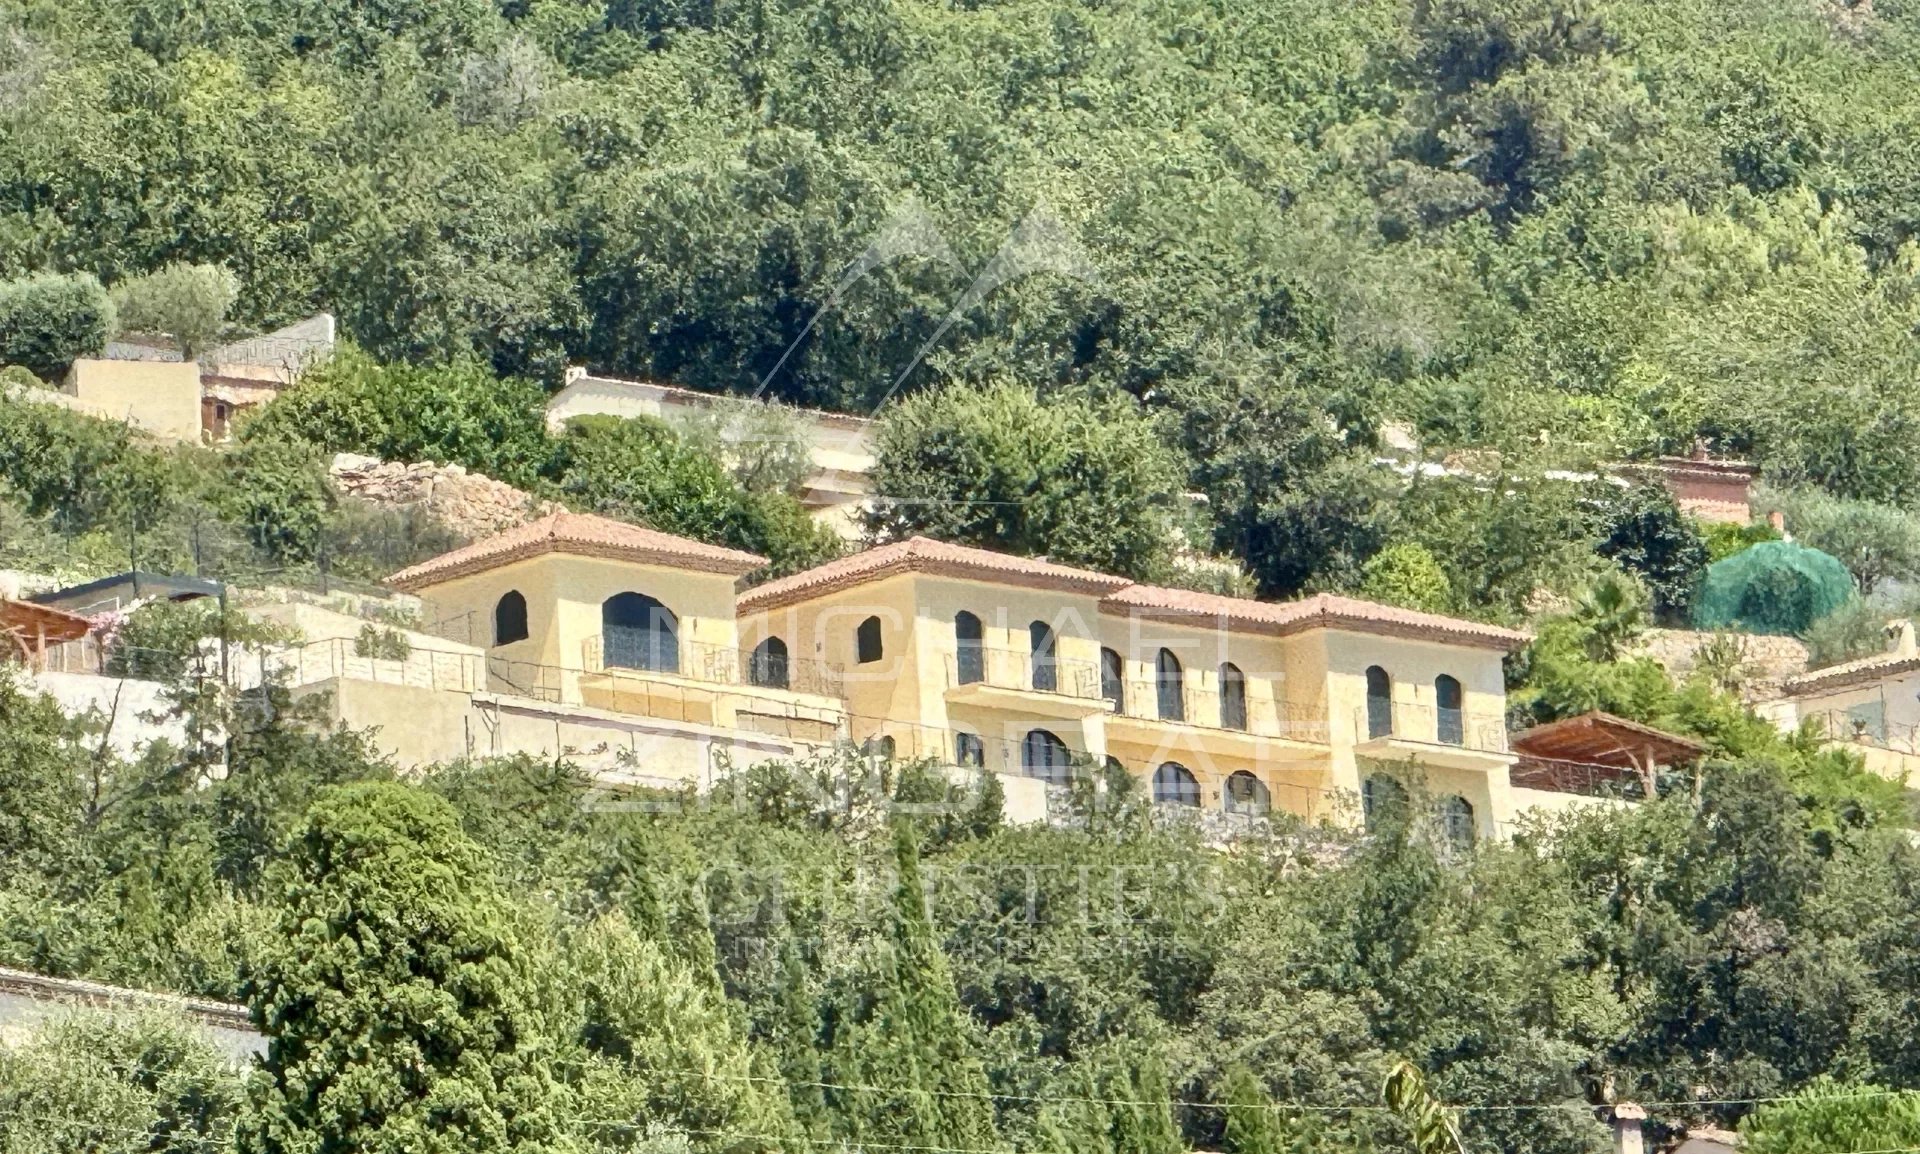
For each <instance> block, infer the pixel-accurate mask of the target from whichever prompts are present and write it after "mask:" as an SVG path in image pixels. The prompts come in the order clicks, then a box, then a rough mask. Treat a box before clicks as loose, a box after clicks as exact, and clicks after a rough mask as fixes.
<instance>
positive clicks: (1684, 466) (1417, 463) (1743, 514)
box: [1374, 421, 1759, 525]
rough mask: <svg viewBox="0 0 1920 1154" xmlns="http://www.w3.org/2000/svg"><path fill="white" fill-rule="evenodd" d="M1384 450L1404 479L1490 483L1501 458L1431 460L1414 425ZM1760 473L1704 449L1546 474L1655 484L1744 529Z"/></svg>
mask: <svg viewBox="0 0 1920 1154" xmlns="http://www.w3.org/2000/svg"><path fill="white" fill-rule="evenodd" d="M1380 434H1381V436H1380V439H1381V446H1382V448H1384V449H1385V450H1386V453H1387V455H1385V456H1382V457H1378V458H1375V460H1374V464H1376V465H1378V466H1381V467H1382V468H1389V469H1392V470H1393V471H1394V472H1396V473H1399V474H1400V475H1401V476H1403V477H1414V476H1421V477H1454V478H1459V479H1464V480H1476V481H1477V480H1485V479H1486V478H1489V477H1492V476H1495V475H1496V474H1497V473H1498V470H1499V461H1500V456H1499V454H1498V453H1496V452H1493V451H1491V450H1467V451H1462V452H1455V453H1452V454H1449V455H1448V456H1447V457H1446V459H1444V460H1442V461H1429V460H1427V459H1426V458H1425V457H1424V455H1423V454H1422V450H1421V446H1420V443H1419V439H1418V437H1417V436H1416V434H1415V433H1414V430H1413V428H1412V426H1410V425H1407V424H1406V423H1404V422H1399V421H1389V422H1387V423H1386V424H1385V425H1383V426H1382V427H1381V430H1380ZM1758 475H1759V469H1758V468H1757V467H1755V466H1754V465H1751V464H1749V463H1747V462H1745V461H1729V460H1723V459H1720V458H1716V457H1712V456H1709V455H1708V454H1707V451H1706V449H1705V448H1704V447H1701V448H1697V449H1695V450H1694V453H1693V455H1692V456H1690V457H1657V458H1655V459H1654V460H1652V461H1623V462H1616V463H1614V464H1609V465H1604V466H1602V470H1601V471H1600V472H1597V473H1588V472H1574V471H1568V470H1564V469H1550V470H1547V471H1546V472H1545V473H1543V474H1542V476H1544V477H1546V478H1547V479H1548V480H1553V481H1566V482H1570V483H1574V484H1581V483H1585V482H1590V481H1597V480H1600V479H1602V478H1605V479H1606V480H1607V481H1609V482H1611V483H1612V484H1614V485H1618V486H1621V487H1625V486H1626V485H1628V484H1630V483H1632V482H1634V481H1654V482H1657V483H1659V484H1660V485H1661V486H1663V487H1665V489H1666V490H1667V492H1668V493H1671V494H1672V495H1673V500H1674V504H1676V505H1678V506H1679V507H1680V511H1681V512H1682V513H1685V514H1687V515H1688V516H1690V517H1692V518H1694V519H1695V520H1698V521H1708V522H1715V521H1724V522H1729V523H1731V524H1735V525H1745V524H1747V523H1748V522H1749V521H1751V520H1752V519H1753V507H1752V503H1751V493H1752V489H1753V482H1754V478H1756V477H1757V476H1758Z"/></svg>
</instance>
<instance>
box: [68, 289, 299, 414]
mask: <svg viewBox="0 0 1920 1154" xmlns="http://www.w3.org/2000/svg"><path fill="white" fill-rule="evenodd" d="M335 338H336V334H335V326H334V320H333V316H332V314H330V313H317V314H315V315H314V316H310V317H308V318H306V319H305V320H302V321H296V322H294V323H293V324H290V325H288V326H286V327H285V328H281V329H276V330H274V331H273V332H270V333H264V334H262V335H260V336H257V337H247V338H245V339H243V340H238V341H233V342H231V343H229V344H224V345H221V346H220V347H218V348H214V349H209V350H208V351H206V352H205V353H203V354H201V356H200V357H199V358H198V360H197V361H196V362H194V363H187V362H185V361H184V360H183V358H182V357H181V355H180V350H179V349H177V348H175V347H173V345H172V343H171V342H169V341H167V340H166V339H165V338H151V339H149V338H143V337H141V336H139V335H137V334H133V335H128V336H125V337H122V338H121V339H120V340H116V341H111V342H109V343H108V344H107V347H106V349H105V351H104V352H103V353H102V354H101V356H100V357H99V358H94V359H85V360H79V361H75V362H74V367H73V372H72V373H71V374H69V376H68V380H67V383H66V385H65V386H64V387H63V389H62V392H63V393H64V394H65V395H66V396H68V397H70V398H72V401H71V403H69V404H68V405H67V407H68V408H73V409H76V410H78V411H80V412H84V413H86V414H87V415H89V416H96V417H105V418H108V419H111V420H125V421H130V422H132V423H133V424H134V425H135V426H137V427H139V428H141V429H144V430H146V431H147V432H149V433H151V434H153V435H154V436H156V437H165V438H168V439H170V440H177V441H194V442H198V441H210V442H214V443H219V442H221V441H224V440H226V439H227V438H228V437H229V436H230V435H231V433H232V422H233V420H234V418H235V417H236V416H238V415H239V414H240V413H242V412H244V411H246V410H248V409H252V408H256V407H258V406H260V405H263V404H265V403H266V402H268V401H270V400H272V399H273V398H274V397H276V396H278V395H279V394H280V391H281V390H282V389H284V388H286V387H287V386H288V385H290V384H292V383H294V382H295V381H297V380H298V379H299V378H300V374H301V373H303V372H305V371H306V370H307V369H308V368H310V367H312V366H313V365H314V364H316V363H318V362H320V361H322V360H324V359H326V357H327V356H328V355H330V354H331V353H332V352H333V346H334V341H335Z"/></svg>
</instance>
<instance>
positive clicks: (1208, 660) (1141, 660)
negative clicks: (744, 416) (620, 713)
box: [740, 572, 1515, 836]
mask: <svg viewBox="0 0 1920 1154" xmlns="http://www.w3.org/2000/svg"><path fill="white" fill-rule="evenodd" d="M962 612H967V613H971V614H973V615H974V616H975V617H977V618H978V619H979V620H980V624H981V629H980V642H979V645H978V647H977V649H978V653H979V656H978V657H977V658H973V659H972V661H973V666H974V667H973V668H972V670H971V676H962V674H961V668H960V667H961V660H962V658H961V651H962V644H961V642H960V641H959V639H958V634H957V632H956V625H955V621H956V617H957V616H958V615H959V614H960V613H962ZM869 619H875V620H878V622H879V623H880V637H881V642H882V644H881V647H880V656H879V659H878V660H876V661H870V662H864V663H863V662H861V661H859V659H858V656H859V655H858V652H857V649H858V644H857V636H858V631H859V628H860V626H861V623H862V622H864V621H867V620H869ZM1035 622H1039V623H1042V624H1044V625H1045V626H1046V627H1047V629H1048V630H1050V631H1051V635H1052V638H1053V641H1052V644H1053V653H1054V656H1053V659H1052V661H1051V662H1042V664H1050V665H1051V666H1052V676H1051V678H1050V680H1051V686H1050V687H1048V688H1036V687H1035V680H1034V659H1033V656H1032V648H1033V640H1032V638H1033V633H1032V626H1033V624H1034V623H1035ZM740 634H741V640H742V644H743V645H754V644H758V643H759V642H760V641H761V640H763V639H765V638H767V637H769V636H777V637H779V638H781V639H782V640H783V641H785V642H786V644H787V645H788V647H789V649H790V651H792V652H794V653H801V652H805V653H807V654H809V655H811V656H813V657H815V658H816V659H818V660H821V661H825V662H828V663H831V664H835V665H838V666H840V667H842V668H843V669H844V670H845V682H846V686H847V697H846V700H847V709H848V722H849V728H850V731H851V733H852V735H853V737H854V739H855V740H856V741H867V740H874V739H891V747H892V748H893V749H894V750H895V752H896V753H897V754H898V755H899V756H901V757H935V758H939V759H941V760H943V761H948V760H960V759H962V758H964V757H965V756H966V755H967V753H968V752H969V751H968V750H967V749H963V748H962V743H963V741H965V740H966V739H968V738H973V739H977V740H978V744H977V746H972V747H971V748H972V750H973V751H975V752H973V756H975V757H978V758H979V759H980V761H981V762H983V763H984V766H985V768H988V769H992V770H995V771H997V772H1002V773H1006V774H1009V775H1020V774H1032V773H1035V772H1042V771H1044V769H1045V766H1043V765H1036V764H1035V762H1036V761H1037V760H1039V759H1038V758H1037V757H1036V752H1037V750H1036V749H1034V748H1030V747H1029V737H1030V735H1033V734H1035V733H1036V731H1039V732H1044V733H1045V734H1050V735H1052V736H1053V737H1055V738H1058V739H1059V741H1060V742H1061V743H1063V744H1064V745H1065V746H1066V747H1067V749H1068V750H1069V751H1070V752H1071V754H1072V755H1074V756H1075V757H1084V758H1086V759H1089V760H1091V761H1092V762H1093V763H1094V764H1104V763H1107V762H1108V760H1109V759H1112V760H1113V761H1117V762H1118V763H1119V764H1120V765H1121V766H1122V767H1124V768H1125V769H1126V770H1127V771H1128V772H1129V773H1131V774H1132V775H1134V776H1135V777H1136V778H1138V779H1139V780H1140V782H1141V783H1142V785H1143V787H1145V788H1148V789H1153V788H1154V786H1155V780H1156V774H1157V773H1158V772H1159V771H1161V770H1162V767H1165V766H1168V765H1169V764H1172V765H1175V766H1178V767H1179V768H1181V769H1184V770H1185V771H1186V772H1187V773H1189V774H1191V775H1192V777H1193V779H1194V783H1195V784H1196V785H1197V787H1198V801H1199V805H1200V807H1201V808H1205V809H1220V808H1223V807H1225V806H1226V804H1227V796H1226V790H1227V788H1228V784H1227V783H1228V779H1229V777H1231V776H1232V775H1234V774H1236V773H1239V774H1249V775H1251V776H1252V777H1253V778H1254V779H1255V780H1257V781H1258V782H1259V783H1260V785H1261V786H1263V787H1264V788H1265V790H1266V792H1267V796H1268V799H1269V802H1270V804H1271V807H1272V808H1273V809H1275V810H1284V811H1286V812H1288V813H1292V814H1295V815H1297V816H1300V817H1302V818H1306V819H1308V820H1314V821H1319V820H1326V821H1350V820H1353V819H1355V818H1357V816H1358V813H1359V809H1358V802H1359V798H1360V795H1361V784H1362V782H1363V780H1364V778H1365V777H1366V776H1367V775H1368V774H1369V773H1372V772H1381V771H1383V770H1384V771H1388V772H1392V773H1394V774H1396V775H1397V776H1400V777H1402V778H1416V779H1418V781H1419V784H1420V786H1421V787H1422V788H1424V789H1425V790H1426V791H1427V792H1429V793H1431V794H1434V795H1437V796H1438V795H1455V796H1458V797H1460V798H1462V799H1464V800H1465V801H1466V802H1467V803H1468V804H1469V805H1470V806H1471V807H1472V813H1473V818H1474V823H1475V826H1476V828H1477V829H1478V830H1479V832H1480V833H1481V834H1482V835H1483V836H1493V835H1494V834H1496V833H1497V832H1499V831H1500V830H1501V829H1502V828H1503V827H1504V826H1505V825H1507V824H1508V823H1510V822H1511V820H1512V819H1513V817H1514V816H1515V812H1514V806H1513V803H1512V798H1511V796H1510V793H1509V788H1508V781H1507V771H1508V769H1509V767H1510V766H1511V765H1512V763H1513V760H1514V759H1513V757H1512V756H1511V755H1510V754H1508V753H1507V752H1506V729H1505V720H1504V717H1505V709H1506V695H1505V682H1504V675H1503V671H1502V656H1503V651H1502V650H1500V649H1497V648H1488V647H1484V646H1473V645H1464V644H1458V643H1453V644H1446V643H1438V642H1432V641H1423V640H1418V639H1410V638H1406V637H1400V636H1381V635H1372V634H1367V633H1362V632H1355V631H1349V630H1338V629H1311V630H1306V631H1303V632H1300V633H1297V634H1293V635H1290V636H1271V635H1265V634H1262V633H1258V632H1251V631H1245V630H1240V629H1236V628H1232V627H1229V626H1226V625H1223V624H1220V623H1218V622H1213V623H1208V624H1205V625H1200V624H1190V623H1169V622H1167V621H1164V620H1158V619H1154V618H1152V617H1148V616H1141V615H1134V614H1132V613H1128V612H1126V611H1124V610H1118V611H1117V610H1115V609H1114V608H1113V607H1112V606H1109V605H1106V604H1104V603H1103V602H1102V600H1101V598H1100V597H1099V596H1097V595H1092V594H1082V593H1075V592H1062V591H1057V590H1044V589H1032V588H1023V587H1020V586H1018V585H1012V584H1006V583H999V582H994V581H990V580H972V579H965V578H959V577H953V576H946V575H935V574H929V573H925V572H905V573H899V574H895V575H890V576H885V577H882V578H880V579H878V580H872V581H868V582H866V583H863V584H859V585H855V586H853V587H851V588H843V589H837V590H833V591H829V592H823V593H822V594H820V595H818V596H815V597H810V598H808V599H806V600H804V601H799V602H797V603H793V604H788V605H784V606H780V607H778V608H771V609H766V610H757V611H755V610H749V611H745V612H743V613H742V615H741V619H740ZM1103 650H1104V651H1107V653H1109V654H1111V655H1112V656H1109V657H1106V661H1107V665H1106V668H1105V669H1104V670H1103ZM1163 650H1164V651H1166V652H1168V653H1171V654H1172V655H1173V657H1174V658H1175V659H1176V660H1177V661H1178V663H1179V669H1180V677H1179V680H1178V690H1177V692H1170V693H1169V694H1168V697H1169V698H1177V700H1178V705H1177V707H1176V708H1174V709H1171V710H1168V712H1169V713H1172V714H1175V715H1177V719H1174V718H1169V717H1166V716H1163V714H1162V704H1163V703H1162V700H1161V699H1162V694H1161V692H1160V688H1161V679H1160V677H1159V675H1158V673H1157V669H1158V662H1159V660H1160V654H1161V652H1162V651H1163ZM1112 657H1118V659H1119V660H1118V663H1117V672H1118V674H1119V676H1118V677H1117V678H1116V677H1114V676H1112V674H1113V673H1114V672H1115V666H1114V664H1113V662H1112ZM1227 666H1231V667H1232V669H1233V670H1235V671H1237V672H1238V675H1239V679H1240V682H1241V684H1242V685H1243V686H1244V690H1243V697H1244V706H1243V707H1242V708H1240V709H1239V710H1238V711H1237V712H1239V713H1240V714H1241V715H1242V716H1241V717H1240V718H1235V719H1232V720H1233V722H1234V723H1233V724H1229V718H1227V717H1225V716H1223V709H1228V710H1229V711H1232V710H1231V709H1230V707H1226V706H1224V705H1223V701H1224V699H1223V696H1222V692H1221V685H1222V676H1223V671H1224V670H1225V667H1227ZM1369 667H1379V668H1381V669H1383V670H1385V671H1386V673H1387V674H1388V675H1389V678H1390V683H1391V686H1392V701H1393V710H1392V714H1393V725H1392V732H1391V734H1390V735H1388V736H1385V737H1381V738H1372V737H1370V736H1369V734H1368V732H1367V729H1368V725H1367V710H1368V701H1367V678H1366V671H1367V669H1368V668H1369ZM1103 674H1104V676H1103ZM1443 675H1444V676H1448V677H1452V678H1454V679H1455V680H1457V681H1458V682H1459V684H1460V687H1461V691H1462V692H1461V702H1460V705H1459V707H1458V708H1457V709H1455V710H1452V713H1453V714H1454V720H1453V721H1452V722H1451V724H1452V725H1453V727H1454V728H1455V729H1457V730H1458V731H1459V732H1458V737H1457V740H1449V739H1445V738H1444V737H1443V735H1442V734H1441V733H1440V732H1438V729H1439V725H1440V721H1441V714H1442V712H1443V711H1442V710H1441V708H1440V706H1439V703H1438V702H1437V701H1436V698H1435V694H1436V688H1435V686H1436V679H1437V678H1439V677H1441V676H1443ZM1116 688H1117V689H1118V690H1119V692H1118V693H1117V694H1113V692H1112V691H1113V690H1114V689H1116ZM1110 694H1111V695H1112V696H1111V697H1110ZM1113 698H1117V700H1114V699H1113ZM963 735H964V737H963ZM969 744H971V743H969ZM1171 772H1172V771H1168V773H1171Z"/></svg>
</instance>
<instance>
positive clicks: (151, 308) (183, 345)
mask: <svg viewBox="0 0 1920 1154" xmlns="http://www.w3.org/2000/svg"><path fill="white" fill-rule="evenodd" d="M239 293H240V282H239V281H238V280H237V279H235V277H234V275H233V274H232V273H231V272H229V271H227V270H226V269H224V268H221V267H220V266H219V265H212V264H186V263H184V262H179V261H176V262H175V263H173V264H170V265H168V266H166V267H165V268H163V269H160V270H159V271H157V272H151V273H148V274H147V275H146V276H141V277H134V278H133V279H132V280H128V281H123V282H121V283H120V284H117V285H115V286H114V289H113V303H114V306H115V307H116V309H117V310H118V312H119V316H120V324H121V325H122V327H124V328H125V329H126V330H127V331H129V332H143V333H164V334H166V335H167V336H170V337H172V338H173V339H174V342H175V343H176V344H178V345H179V346H180V355H181V356H183V357H185V358H186V359H187V360H192V359H193V358H195V357H197V356H199V355H200V354H201V353H203V352H205V351H206V350H207V348H208V347H209V346H210V345H212V344H213V343H214V342H215V341H217V340H219V339H220V335H221V333H223V332H225V331H226V327H227V311H228V310H229V309H231V308H233V302H234V299H235V298H236V297H237V296H238V295H239Z"/></svg>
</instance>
